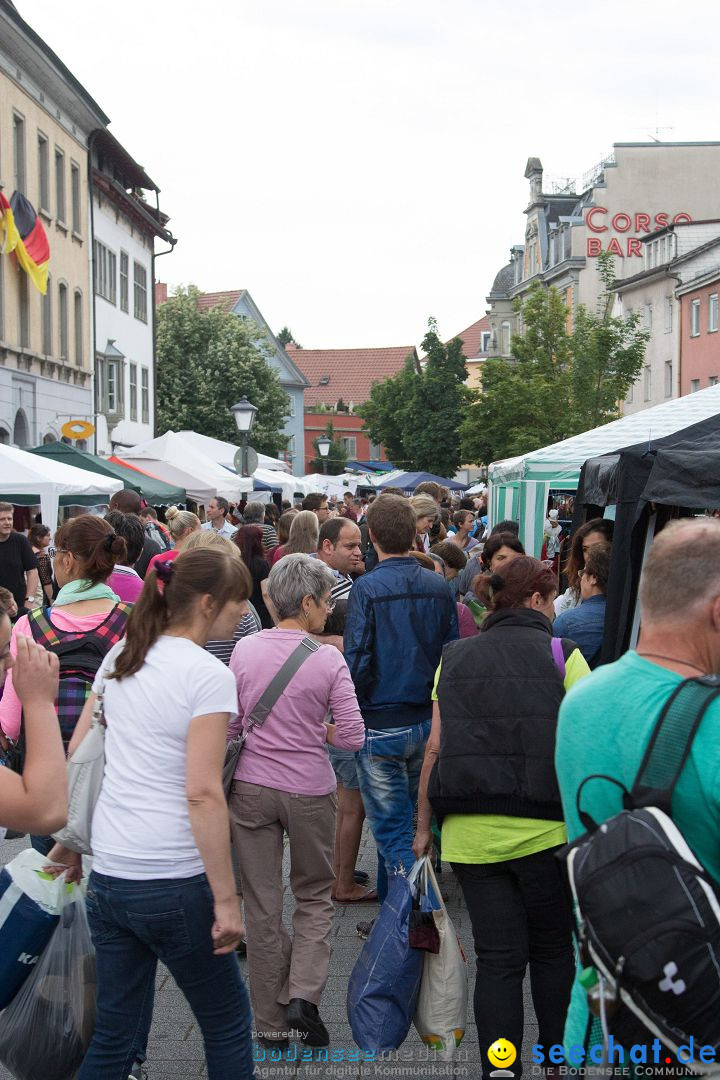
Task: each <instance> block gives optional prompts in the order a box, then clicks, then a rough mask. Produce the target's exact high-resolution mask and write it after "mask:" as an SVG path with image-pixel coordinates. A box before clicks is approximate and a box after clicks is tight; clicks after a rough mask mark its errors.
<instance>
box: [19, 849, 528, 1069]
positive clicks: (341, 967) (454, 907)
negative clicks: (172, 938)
mask: <svg viewBox="0 0 720 1080" xmlns="http://www.w3.org/2000/svg"><path fill="white" fill-rule="evenodd" d="M25 843H26V842H25V841H14V842H6V843H4V844H0V864H3V865H4V863H6V862H8V861H9V860H10V859H11V858H12V857H13V855H15V854H17V852H18V851H20V850H21V849H22V848H23V847H24V846H25ZM375 865H376V863H375V847H374V844H373V843H372V837H371V836H370V834H369V833H368V831H367V829H366V831H365V834H364V836H363V843H362V846H361V849H360V858H359V861H358V866H359V868H361V869H364V870H367V871H368V872H369V873H370V875H371V880H373V881H374V878H375ZM286 871H287V866H286ZM284 879H285V916H286V919H288V920H289V918H290V915H291V912H292V907H293V901H292V894H291V892H290V888H289V884H288V875H287V872H286V873H285V876H284ZM439 880H440V884H441V885H442V888H443V890H444V891H445V892H447V893H448V895H449V900H448V902H447V909H448V913H449V915H450V918H451V919H452V921H453V924H454V926H455V928H456V930H457V932H458V936H459V938H460V942H461V944H462V947H463V950H464V951H465V955H466V956H467V957H468V960H469V963H468V980H469V991H470V993H469V1007H468V1026H467V1031H466V1034H465V1038H464V1040H463V1042H462V1045H461V1047H460V1049H459V1050H458V1052H457V1060H456V1061H455V1063H454V1065H452V1066H450V1067H448V1065H447V1064H445V1063H443V1062H440V1061H434V1060H433V1058H434V1055H433V1053H432V1051H429V1050H428V1049H427V1047H425V1046H424V1045H423V1043H422V1042H421V1041H420V1038H419V1036H418V1034H417V1032H416V1031H415V1029H414V1028H413V1027H411V1029H410V1032H409V1034H408V1037H407V1039H406V1040H405V1042H404V1044H403V1045H402V1047H401V1048H400V1050H399V1051H398V1052H397V1054H396V1055H393V1059H392V1060H385V1061H372V1062H364V1063H360V1062H358V1059H357V1055H358V1053H359V1052H358V1050H357V1048H356V1047H355V1044H354V1042H353V1039H352V1035H351V1034H350V1027H349V1024H348V1021H347V1012H346V1008H345V995H346V991H347V984H348V978H349V976H350V972H351V971H352V968H353V965H354V963H355V960H356V959H357V957H358V955H359V953H360V950H361V948H362V944H363V943H362V942H361V941H360V939H359V938H358V937H357V935H356V932H355V924H356V923H357V922H358V921H359V920H361V919H371V918H372V917H373V916H374V915H375V914H376V913H377V910H378V909H377V907H375V906H373V905H372V904H342V905H341V904H338V905H336V913H335V919H334V922H333V930H332V934H333V951H332V958H331V961H330V978H329V979H328V983H327V987H326V990H325V993H324V995H323V999H322V1002H321V1005H320V1014H321V1016H322V1018H323V1020H324V1022H325V1024H326V1025H327V1028H328V1031H329V1032H330V1042H331V1046H330V1049H329V1052H328V1060H322V1055H324V1054H325V1053H326V1052H325V1051H315V1055H316V1060H314V1061H312V1062H306V1061H303V1060H295V1061H283V1062H277V1061H271V1060H269V1056H266V1055H265V1051H263V1050H262V1049H261V1048H259V1047H257V1046H255V1051H256V1058H257V1062H256V1075H257V1076H259V1077H266V1078H274V1077H280V1078H283V1080H311V1078H313V1080H330V1078H332V1080H357V1078H362V1080H368V1078H370V1077H383V1076H385V1077H388V1078H401V1080H414V1078H416V1077H418V1078H421V1077H425V1076H427V1077H432V1076H443V1075H448V1076H454V1077H467V1078H469V1080H473V1078H476V1077H480V1057H479V1047H478V1041H477V1032H476V1029H475V1024H474V1019H473V1012H472V991H473V986H474V981H475V973H474V965H473V962H472V957H473V948H472V933H471V929H470V920H469V918H468V914H467V911H466V909H465V906H464V903H463V899H462V894H461V891H460V886H459V885H458V883H457V882H456V880H455V877H454V875H453V873H452V871H451V869H450V867H449V866H448V865H447V864H444V866H443V873H442V877H441V878H440V879H439ZM243 967H244V964H243ZM525 999H526V1000H525V1010H526V1014H525V1015H526V1023H525V1042H524V1046H523V1060H524V1072H525V1075H526V1076H527V1077H530V1076H531V1068H530V1066H529V1048H530V1047H531V1046H532V1044H533V1043H534V1042H536V1041H537V1024H536V1020H535V1014H534V1012H533V1009H532V1003H531V1001H530V997H529V989H528V985H527V983H526V992H525ZM502 1035H503V1032H501V1031H499V1032H498V1037H501V1036H502ZM303 1053H305V1054H308V1053H309V1051H304V1048H302V1047H301V1046H300V1045H298V1048H297V1056H298V1058H299V1059H301V1058H302V1054H303ZM292 1054H293V1051H292V1050H291V1051H290V1055H292ZM515 1071H516V1073H517V1069H516V1070H515ZM147 1072H148V1080H174V1078H175V1077H188V1078H190V1077H201V1076H205V1075H206V1069H205V1062H204V1053H203V1044H202V1038H201V1036H200V1033H199V1030H198V1027H197V1024H196V1023H195V1020H194V1017H193V1015H192V1013H191V1011H190V1009H189V1007H188V1005H187V1003H186V1001H185V999H184V997H183V995H182V993H181V992H180V991H179V990H178V988H177V986H176V985H175V983H174V982H173V980H172V979H171V978H170V976H169V975H168V973H167V972H166V971H165V970H164V969H162V968H160V969H159V970H158V976H157V990H156V996H155V1013H154V1018H153V1026H152V1031H151V1034H150V1042H149V1045H148V1061H147ZM9 1078H10V1073H8V1072H7V1071H6V1070H5V1069H3V1068H2V1067H1V1066H0V1080H9Z"/></svg>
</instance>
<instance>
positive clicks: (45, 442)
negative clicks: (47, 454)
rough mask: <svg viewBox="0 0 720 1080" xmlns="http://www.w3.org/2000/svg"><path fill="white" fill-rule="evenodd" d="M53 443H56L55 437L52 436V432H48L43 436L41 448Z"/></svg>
mask: <svg viewBox="0 0 720 1080" xmlns="http://www.w3.org/2000/svg"><path fill="white" fill-rule="evenodd" d="M54 442H57V435H54V434H53V433H52V431H48V433H47V435H43V446H48V445H49V444H50V443H54Z"/></svg>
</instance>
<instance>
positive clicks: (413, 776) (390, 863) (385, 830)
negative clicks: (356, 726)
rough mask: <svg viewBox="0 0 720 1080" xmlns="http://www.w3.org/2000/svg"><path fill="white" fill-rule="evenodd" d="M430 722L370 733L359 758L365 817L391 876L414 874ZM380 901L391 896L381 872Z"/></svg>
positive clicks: (379, 874) (374, 729)
mask: <svg viewBox="0 0 720 1080" xmlns="http://www.w3.org/2000/svg"><path fill="white" fill-rule="evenodd" d="M429 734H430V721H429V720H426V721H425V723H423V724H411V725H409V726H408V727H399V728H386V729H384V730H380V729H376V728H368V730H367V731H366V733H365V745H364V746H363V748H362V750H359V751H358V755H357V771H358V779H359V781H360V794H361V795H362V801H363V806H364V807H365V814H366V816H367V819H368V821H369V822H370V828H371V829H372V832H373V836H374V837H375V843H376V844H377V846H378V851H379V853H380V857H381V859H382V863H383V866H384V869H385V870H386V871H387V873H388V874H397V873H399V872H402V873H405V874H407V873H409V871H410V868H411V867H412V865H413V863H414V862H415V856H414V855H413V850H412V842H413V837H414V828H413V816H414V813H415V804H416V803H417V793H418V785H419V783H420V770H421V768H422V763H423V758H424V756H425V743H426V742H427V739H428V735H429ZM377 889H378V896H379V897H380V902H381V903H382V901H383V900H384V899H385V897H386V896H387V877H386V875H385V874H384V873H380V872H379V870H378V880H377Z"/></svg>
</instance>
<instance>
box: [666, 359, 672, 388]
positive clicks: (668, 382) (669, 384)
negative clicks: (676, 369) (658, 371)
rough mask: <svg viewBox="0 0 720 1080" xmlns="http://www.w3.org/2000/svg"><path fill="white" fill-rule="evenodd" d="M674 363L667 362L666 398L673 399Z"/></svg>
mask: <svg viewBox="0 0 720 1080" xmlns="http://www.w3.org/2000/svg"><path fill="white" fill-rule="evenodd" d="M672 374H673V372H672V362H671V361H670V360H666V361H665V397H672V392H673V385H672V381H673V380H672Z"/></svg>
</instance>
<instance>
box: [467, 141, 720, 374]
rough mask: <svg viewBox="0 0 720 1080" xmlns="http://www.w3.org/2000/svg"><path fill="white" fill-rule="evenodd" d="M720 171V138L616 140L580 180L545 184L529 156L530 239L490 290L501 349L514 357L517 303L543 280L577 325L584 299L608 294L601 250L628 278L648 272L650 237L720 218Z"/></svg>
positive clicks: (591, 302)
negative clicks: (678, 226)
mask: <svg viewBox="0 0 720 1080" xmlns="http://www.w3.org/2000/svg"><path fill="white" fill-rule="evenodd" d="M718 170H720V142H698V143H661V142H650V143H616V144H615V146H614V147H613V149H612V152H611V153H610V154H608V155H606V156H605V157H604V158H603V159H602V161H600V162H599V163H598V164H597V165H596V166H595V167H594V168H593V169H590V170H589V172H588V173H586V174H585V175H584V177H583V178H582V180H581V181H580V182H579V183H575V182H573V181H569V180H565V181H563V182H555V183H554V184H549V185H547V184H544V183H543V166H542V163H541V162H540V160H539V159H538V158H529V159H528V162H527V166H526V169H525V177H526V179H527V180H528V183H529V202H528V205H527V207H526V209H525V216H526V225H525V239H524V243H523V244H518V245H516V246H515V247H513V248H511V251H510V261H509V262H508V263H507V264H506V266H504V267H503V268H502V269H501V270H500V271H499V272H498V274H497V276H496V278H495V281H494V283H493V286H492V289H491V291H490V294H489V296H488V298H487V299H488V305H489V310H488V318H489V320H490V326H491V330H492V338H491V349H490V351H491V355H493V356H509V355H510V345H511V341H512V336H513V334H514V333H517V332H518V329H519V326H518V315H517V313H516V311H515V309H514V308H515V302H516V301H517V300H518V299H520V300H522V298H523V296H525V295H526V294H527V292H528V291H529V289H531V288H532V286H533V285H534V284H535V283H536V282H540V283H542V284H544V285H546V286H548V287H550V286H553V287H554V288H556V289H557V290H558V292H559V293H560V295H561V296H562V297H563V299H564V301H565V304H566V307H567V309H568V325H569V326H571V325H572V317H573V312H574V311H575V310H576V308H577V306H578V304H583V305H585V306H586V307H587V308H588V309H590V310H593V309H594V307H595V305H596V304H597V301H598V299H599V297H600V296H601V294H602V289H603V286H602V281H601V279H600V276H599V274H598V273H597V257H598V255H599V254H600V252H608V253H609V254H610V255H612V256H613V257H614V260H615V273H616V276H617V278H618V279H622V278H629V277H632V276H634V275H636V274H637V273H638V272H640V271H642V270H643V267H644V249H645V245H644V243H643V241H644V239H645V238H646V237H648V236H649V235H651V234H654V233H655V232H657V231H658V230H661V229H664V228H666V227H667V226H668V225H671V224H673V223H675V224H681V223H684V222H685V223H686V222H690V221H698V220H707V219H709V218H716V217H718V216H720V186H718V184H717V182H716V177H717V176H718ZM546 188H549V189H550V190H545V189H546Z"/></svg>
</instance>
